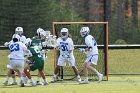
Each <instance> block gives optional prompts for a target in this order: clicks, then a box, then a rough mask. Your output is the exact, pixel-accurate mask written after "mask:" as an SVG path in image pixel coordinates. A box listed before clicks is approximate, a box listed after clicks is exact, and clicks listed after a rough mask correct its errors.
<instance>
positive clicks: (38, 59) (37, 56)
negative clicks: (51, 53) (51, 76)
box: [29, 46, 44, 71]
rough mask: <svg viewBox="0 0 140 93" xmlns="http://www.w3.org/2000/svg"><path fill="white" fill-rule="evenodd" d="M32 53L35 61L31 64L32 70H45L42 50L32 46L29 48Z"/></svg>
mask: <svg viewBox="0 0 140 93" xmlns="http://www.w3.org/2000/svg"><path fill="white" fill-rule="evenodd" d="M29 50H30V52H31V53H32V57H33V60H34V63H33V64H30V69H31V70H32V71H34V70H36V69H39V70H43V68H44V58H43V55H42V54H41V50H40V49H39V46H32V47H30V48H29Z"/></svg>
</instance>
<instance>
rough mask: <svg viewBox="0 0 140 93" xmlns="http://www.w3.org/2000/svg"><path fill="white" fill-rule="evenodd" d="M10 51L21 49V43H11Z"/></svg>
mask: <svg viewBox="0 0 140 93" xmlns="http://www.w3.org/2000/svg"><path fill="white" fill-rule="evenodd" d="M9 48H10V51H11V52H13V51H19V44H17V43H15V44H12V45H10V47H9Z"/></svg>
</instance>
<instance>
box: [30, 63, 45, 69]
mask: <svg viewBox="0 0 140 93" xmlns="http://www.w3.org/2000/svg"><path fill="white" fill-rule="evenodd" d="M29 66H30V70H31V71H34V70H36V69H38V70H39V71H41V70H43V69H44V61H35V62H34V63H33V64H30V65H29Z"/></svg>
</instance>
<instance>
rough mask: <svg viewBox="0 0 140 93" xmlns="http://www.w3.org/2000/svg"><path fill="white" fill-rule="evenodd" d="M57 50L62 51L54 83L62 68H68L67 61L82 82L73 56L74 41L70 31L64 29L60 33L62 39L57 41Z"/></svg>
mask: <svg viewBox="0 0 140 93" xmlns="http://www.w3.org/2000/svg"><path fill="white" fill-rule="evenodd" d="M56 48H57V49H58V50H59V51H60V56H59V58H58V62H57V66H56V68H55V71H54V75H53V80H52V82H56V81H57V74H58V71H59V68H60V66H66V61H68V63H69V65H70V66H71V67H72V69H73V71H74V73H75V75H76V76H77V80H78V82H80V81H81V78H80V75H79V73H78V69H77V67H76V66H75V64H76V63H75V58H74V55H73V49H74V45H73V41H72V39H71V38H70V37H69V33H68V29H67V28H62V29H61V32H60V37H59V38H58V39H57V44H56Z"/></svg>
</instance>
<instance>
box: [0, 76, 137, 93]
mask: <svg viewBox="0 0 140 93" xmlns="http://www.w3.org/2000/svg"><path fill="white" fill-rule="evenodd" d="M34 78H35V77H34ZM47 79H48V81H50V79H51V78H50V77H47ZM4 80H5V77H0V81H4ZM139 91H140V76H110V77H109V81H102V82H100V83H98V82H97V81H90V83H89V84H85V85H80V84H78V83H77V82H76V81H61V82H59V83H50V84H49V85H48V86H41V85H40V86H35V87H24V88H23V87H20V86H19V85H18V86H4V85H0V93H138V92H139Z"/></svg>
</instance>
